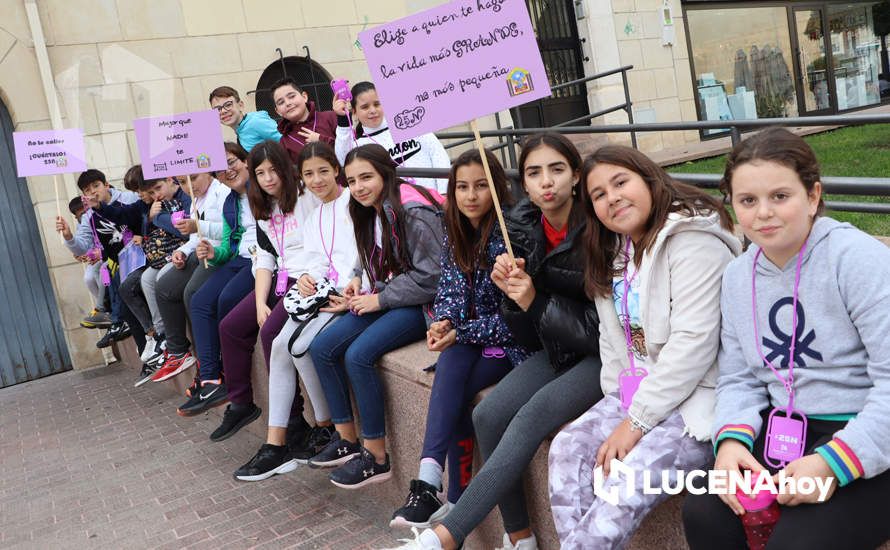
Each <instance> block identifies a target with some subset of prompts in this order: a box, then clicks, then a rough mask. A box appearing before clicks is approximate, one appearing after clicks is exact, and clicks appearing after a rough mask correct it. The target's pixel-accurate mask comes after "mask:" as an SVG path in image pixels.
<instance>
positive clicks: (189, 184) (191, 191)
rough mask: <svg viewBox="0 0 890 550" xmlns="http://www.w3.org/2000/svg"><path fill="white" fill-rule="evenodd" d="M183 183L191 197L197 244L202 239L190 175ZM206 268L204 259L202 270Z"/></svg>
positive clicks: (186, 176)
mask: <svg viewBox="0 0 890 550" xmlns="http://www.w3.org/2000/svg"><path fill="white" fill-rule="evenodd" d="M185 181H186V182H188V186H189V195H191V197H192V214H191V218H192V219H193V220H195V230H196V231H197V232H198V242H201V239H202V238H203V237H202V236H201V224H200V223H198V221H199V220H198V216H197V214H198V201H197V197H195V189H194V188H193V187H192V175H191V174H186V175H185ZM207 267H208V265H207V258H204V269H207Z"/></svg>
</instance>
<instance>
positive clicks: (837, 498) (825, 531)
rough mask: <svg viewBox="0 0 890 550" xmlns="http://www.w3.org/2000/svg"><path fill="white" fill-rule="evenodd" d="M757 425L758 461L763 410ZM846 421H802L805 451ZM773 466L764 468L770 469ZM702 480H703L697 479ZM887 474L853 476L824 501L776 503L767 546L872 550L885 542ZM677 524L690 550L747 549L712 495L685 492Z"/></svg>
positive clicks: (738, 525)
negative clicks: (775, 517)
mask: <svg viewBox="0 0 890 550" xmlns="http://www.w3.org/2000/svg"><path fill="white" fill-rule="evenodd" d="M763 416H764V423H763V426H764V427H763V429H762V430H761V432H760V435H759V437H758V438H757V440H756V441H755V442H754V453H753V454H754V458H756V459H757V461H758V462H760V463H761V464H763V465H764V466H765V467H768V466H767V465H766V464H764V462H763V445H764V439H765V436H766V425H767V423H766V413H764V415H763ZM845 425H846V422H832V421H827V420H812V419H810V420H809V421H808V422H807V441H806V454H812V453H813V449H815V448H816V447H818V446H820V445H823V444H825V443H827V442H828V441H830V440H831V437H832V435H833V434H834V433H835V432H837V431H838V430H840V429H841V428H843V427H844V426H845ZM775 471H776V470H775V469H773V468H770V472H771V473H775ZM703 483H705V484H706V483H707V481H706V480H705V481H703ZM888 499H890V472H884V473H883V474H880V475H878V476H875V477H873V478H871V479H857V480H856V481H853V482H852V483H850V484H849V485H847V486H846V487H838V488H837V490H836V491H835V492H834V495H833V496H832V497H831V498H830V499H828V500H827V501H826V502H822V503H818V504H802V505H798V506H782V507H781V516H780V518H779V522H778V523H777V524H776V528H775V530H774V531H773V534H772V536H771V537H770V539H769V542H768V543H767V550H795V549H801V550H804V549H805V550H817V549H822V548H824V549H826V550H829V549H831V550H844V549H850V550H859V549H861V550H866V549H867V550H873V549H874V548H877V547H878V546H880V545H881V543H883V542H884V541H886V540H890V521H888V520H887V505H888ZM683 527H684V528H685V530H686V542H688V543H689V548H690V549H691V550H700V549H712V548H720V549H721V550H731V549H736V548H737V549H739V550H746V549H747V548H748V546H747V543H746V542H745V532H744V530H743V528H742V522H741V519H740V518H738V517H737V516H736V515H735V514H733V512H732V510H730V509H729V507H728V506H726V504H724V503H723V501H722V500H720V497H719V496H717V495H710V494H707V493H706V494H703V495H689V496H687V497H686V501H685V502H684V504H683Z"/></svg>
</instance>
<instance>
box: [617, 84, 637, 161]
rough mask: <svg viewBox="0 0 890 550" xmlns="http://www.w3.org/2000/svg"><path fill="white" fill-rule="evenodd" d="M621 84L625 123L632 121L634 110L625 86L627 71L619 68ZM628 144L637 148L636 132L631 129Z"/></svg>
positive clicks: (631, 122)
mask: <svg viewBox="0 0 890 550" xmlns="http://www.w3.org/2000/svg"><path fill="white" fill-rule="evenodd" d="M621 85H622V87H623V88H624V110H625V111H626V112H627V123H628V124H633V123H634V110H633V103H631V102H630V91H629V90H628V87H627V71H626V70H624V69H623V68H622V70H621ZM630 144H631V146H632V147H633V148H634V149H636V148H637V133H636V132H634V131H633V130H631V132H630Z"/></svg>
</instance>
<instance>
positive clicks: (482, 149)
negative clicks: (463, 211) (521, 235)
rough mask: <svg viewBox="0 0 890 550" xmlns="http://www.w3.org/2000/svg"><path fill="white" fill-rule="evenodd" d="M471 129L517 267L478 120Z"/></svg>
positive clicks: (511, 260)
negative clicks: (480, 134)
mask: <svg viewBox="0 0 890 550" xmlns="http://www.w3.org/2000/svg"><path fill="white" fill-rule="evenodd" d="M470 128H471V129H472V130H473V135H474V136H476V147H478V148H479V156H481V157H482V169H483V170H485V178H486V179H487V180H488V188H489V189H490V190H491V198H492V199H493V201H494V210H495V212H496V213H497V215H498V224H499V225H500V226H501V234H503V236H504V244H506V245H507V254H508V255H509V256H510V263H511V264H512V265H514V266H515V265H516V258H515V257H514V256H513V246H512V245H511V244H510V235H508V234H507V224H506V222H504V212H503V211H502V210H501V200H500V199H499V198H498V190H497V188H495V186H494V181H492V179H491V168H489V167H488V156H487V155H486V154H485V145H484V144H483V143H482V138H481V137H480V136H479V125H478V124H477V123H476V119H475V118H474V119H473V120H471V121H470Z"/></svg>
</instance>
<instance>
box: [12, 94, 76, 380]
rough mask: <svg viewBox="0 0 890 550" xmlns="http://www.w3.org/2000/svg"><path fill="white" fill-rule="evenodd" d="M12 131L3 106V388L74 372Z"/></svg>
mask: <svg viewBox="0 0 890 550" xmlns="http://www.w3.org/2000/svg"><path fill="white" fill-rule="evenodd" d="M12 130H13V126H12V118H10V116H9V112H8V111H7V110H6V106H5V105H3V103H2V102H0V192H2V193H3V195H2V200H0V387H6V386H12V385H13V384H18V383H20V382H26V381H28V380H34V379H35V378H40V377H42V376H48V375H50V374H55V373H58V372H62V371H66V370H70V369H71V359H70V358H69V357H68V347H67V346H66V344H65V337H64V335H63V332H62V325H61V323H60V320H59V319H60V316H59V311H58V308H57V306H56V297H55V293H54V292H53V286H52V282H51V281H50V277H49V269H48V268H47V265H46V258H45V257H44V253H43V244H42V243H41V240H40V232H39V230H38V228H37V219H36V217H35V215H34V205H33V204H32V203H31V196H30V195H29V193H28V185H27V182H26V181H25V179H24V178H18V177H16V172H15V161H14V158H15V153H14V151H13V148H12V147H13V146H12ZM52 236H53V237H55V233H53V235H52Z"/></svg>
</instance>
